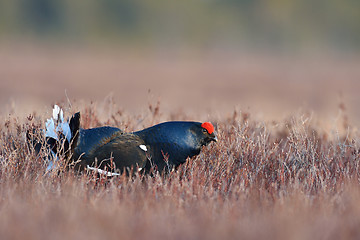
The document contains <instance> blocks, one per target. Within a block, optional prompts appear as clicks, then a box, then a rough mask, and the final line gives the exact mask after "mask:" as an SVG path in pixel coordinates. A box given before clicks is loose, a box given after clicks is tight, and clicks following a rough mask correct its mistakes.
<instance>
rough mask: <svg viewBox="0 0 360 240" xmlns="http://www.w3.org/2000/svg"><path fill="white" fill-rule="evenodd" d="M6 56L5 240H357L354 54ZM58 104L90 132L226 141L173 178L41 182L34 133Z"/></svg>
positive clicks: (359, 197)
mask: <svg viewBox="0 0 360 240" xmlns="http://www.w3.org/2000/svg"><path fill="white" fill-rule="evenodd" d="M0 51H1V54H0V79H1V82H0V88H1V90H0V91H1V95H0V103H1V104H2V106H3V107H2V109H1V110H0V115H1V116H2V120H1V121H2V122H1V123H0V164H1V166H0V196H1V198H0V216H1V217H0V236H1V239H100V238H103V239H359V238H360V228H359V226H360V207H359V206H360V205H359V201H360V189H359V133H358V130H357V129H358V126H359V125H360V109H358V108H357V103H358V102H359V101H360V95H359V94H358V93H357V92H358V90H359V89H360V88H359V87H360V81H359V79H360V68H359V67H358V66H359V65H360V64H359V62H360V61H359V59H358V58H356V57H349V56H340V55H331V56H323V55H321V56H320V55H316V56H315V55H313V56H312V57H311V58H310V57H307V56H299V57H296V58H295V57H289V56H280V55H276V56H272V55H266V54H258V55H255V54H253V55H251V54H229V53H228V54H220V53H211V54H209V53H208V54H203V53H202V54H200V53H182V54H179V53H177V52H171V53H169V52H167V53H164V52H155V51H151V52H147V53H146V54H144V53H141V54H137V53H134V51H132V52H127V51H125V50H124V51H122V50H120V49H119V50H115V51H110V50H104V49H102V50H91V51H90V50H87V49H83V48H80V49H77V48H74V49H55V50H54V49H52V48H51V46H48V47H47V46H45V47H42V48H40V47H35V48H34V47H24V46H22V47H16V48H15V47H13V46H7V47H4V46H3V47H2V48H1V49H0ZM65 89H66V93H67V96H66V93H65ZM149 89H150V91H149ZM55 102H57V103H59V104H61V105H62V106H63V107H64V108H65V109H66V113H67V116H69V115H70V114H72V113H74V112H76V111H79V110H80V111H81V112H82V122H81V124H82V126H83V127H85V128H88V127H94V126H101V125H112V126H119V127H120V128H122V129H126V130H127V131H131V130H136V129H140V128H143V127H148V126H150V125H153V124H155V123H158V122H160V121H165V120H174V119H186V120H194V119H195V120H199V121H205V120H211V121H212V122H214V123H215V124H216V128H217V134H218V138H219V142H218V143H216V144H211V145H210V146H208V147H206V148H204V150H203V151H202V153H201V154H200V155H199V156H198V157H196V158H194V159H190V160H189V161H188V163H187V164H185V165H184V166H182V167H181V168H180V169H179V170H178V171H176V172H172V173H171V174H169V175H167V176H160V175H156V176H154V177H150V176H140V175H136V176H133V177H130V178H129V177H125V176H121V177H114V178H112V179H98V178H97V176H93V175H91V174H82V175H79V174H75V173H74V172H72V171H70V172H68V171H61V170H59V173H56V174H45V168H46V164H45V163H44V162H43V161H42V160H41V158H38V157H36V156H35V155H34V153H33V149H31V148H29V147H28V145H27V144H26V141H25V137H24V136H25V132H26V131H27V130H28V129H31V128H33V127H34V126H35V127H43V126H44V121H45V120H46V118H47V117H48V116H49V113H50V112H51V107H52V106H51V105H52V104H53V103H55Z"/></svg>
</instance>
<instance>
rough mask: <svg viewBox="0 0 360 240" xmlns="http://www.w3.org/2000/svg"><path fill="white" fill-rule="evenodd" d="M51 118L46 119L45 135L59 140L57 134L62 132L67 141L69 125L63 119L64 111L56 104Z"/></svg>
mask: <svg viewBox="0 0 360 240" xmlns="http://www.w3.org/2000/svg"><path fill="white" fill-rule="evenodd" d="M52 115H53V116H52V118H50V119H48V120H47V121H46V124H45V125H46V131H45V137H51V138H54V139H55V140H59V134H60V133H62V134H63V135H64V136H65V137H66V139H67V140H68V142H70V140H71V130H70V125H69V123H68V122H67V121H65V120H64V112H63V110H62V109H61V108H60V107H59V106H58V105H54V109H53V114H52Z"/></svg>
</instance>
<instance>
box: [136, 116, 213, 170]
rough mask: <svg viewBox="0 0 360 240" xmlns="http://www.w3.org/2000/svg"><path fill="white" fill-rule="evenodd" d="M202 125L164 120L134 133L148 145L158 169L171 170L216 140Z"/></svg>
mask: <svg viewBox="0 0 360 240" xmlns="http://www.w3.org/2000/svg"><path fill="white" fill-rule="evenodd" d="M202 125H203V124H202V123H200V122H185V121H181V122H179V121H173V122H165V123H160V124H158V125H155V126H153V127H150V128H146V129H144V130H142V131H138V132H135V133H134V134H135V135H137V136H139V137H140V138H141V139H143V140H144V141H145V143H146V144H147V145H149V146H150V150H149V154H150V156H151V160H152V163H153V164H154V165H155V166H156V167H157V169H158V170H160V171H163V170H164V169H165V168H167V169H168V170H171V169H172V168H174V167H177V166H179V165H180V164H182V163H184V162H185V161H186V159H187V158H188V157H190V158H191V157H193V156H195V155H198V154H199V153H200V150H201V147H202V146H205V145H208V144H209V143H210V142H211V141H217V138H216V136H215V133H214V132H211V133H209V131H208V130H207V129H206V128H204V127H202ZM148 168H149V165H147V170H149V169H148Z"/></svg>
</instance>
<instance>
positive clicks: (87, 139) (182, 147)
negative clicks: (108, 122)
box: [45, 105, 217, 175]
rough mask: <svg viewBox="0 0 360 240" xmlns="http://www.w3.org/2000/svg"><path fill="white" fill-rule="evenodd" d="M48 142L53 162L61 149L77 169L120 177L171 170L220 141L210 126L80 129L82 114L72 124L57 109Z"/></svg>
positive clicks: (49, 122)
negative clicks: (127, 171)
mask: <svg viewBox="0 0 360 240" xmlns="http://www.w3.org/2000/svg"><path fill="white" fill-rule="evenodd" d="M45 136H46V142H47V145H48V147H49V149H50V150H51V152H52V155H53V159H55V160H52V161H50V164H49V167H48V169H51V168H52V167H53V162H54V161H56V159H57V157H56V156H57V153H58V152H59V149H61V152H62V153H65V154H66V156H67V157H70V158H71V159H72V161H73V162H74V163H75V166H76V167H80V168H81V169H86V168H87V169H90V170H96V171H98V172H100V173H103V174H107V175H117V174H118V173H114V171H115V170H119V171H120V173H121V172H122V171H123V170H124V169H133V170H136V171H141V170H142V169H144V171H146V172H149V171H150V170H151V168H152V167H153V168H155V169H157V170H159V171H160V172H162V171H164V170H171V169H173V168H175V167H177V166H179V165H180V164H182V163H184V162H186V159H187V158H188V157H190V158H191V157H193V156H196V155H198V154H199V153H200V150H201V148H202V146H206V145H208V144H209V143H210V142H212V141H217V138H216V135H215V132H214V126H213V125H212V124H211V123H209V122H205V123H200V122H186V121H171V122H164V123H160V124H158V125H155V126H152V127H150V128H146V129H144V130H141V131H137V132H133V133H125V132H123V131H121V130H120V129H119V128H115V127H108V126H105V127H98V128H91V129H82V128H80V113H76V114H74V115H73V116H72V117H71V119H70V121H69V123H68V122H67V121H65V120H64V118H63V112H62V110H61V109H60V108H59V107H58V106H57V105H55V106H54V110H53V118H51V119H48V120H47V123H46V131H45Z"/></svg>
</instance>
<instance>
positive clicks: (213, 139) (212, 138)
mask: <svg viewBox="0 0 360 240" xmlns="http://www.w3.org/2000/svg"><path fill="white" fill-rule="evenodd" d="M210 141H214V142H217V141H218V138H217V136H216V135H215V132H213V133H211V134H210Z"/></svg>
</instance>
